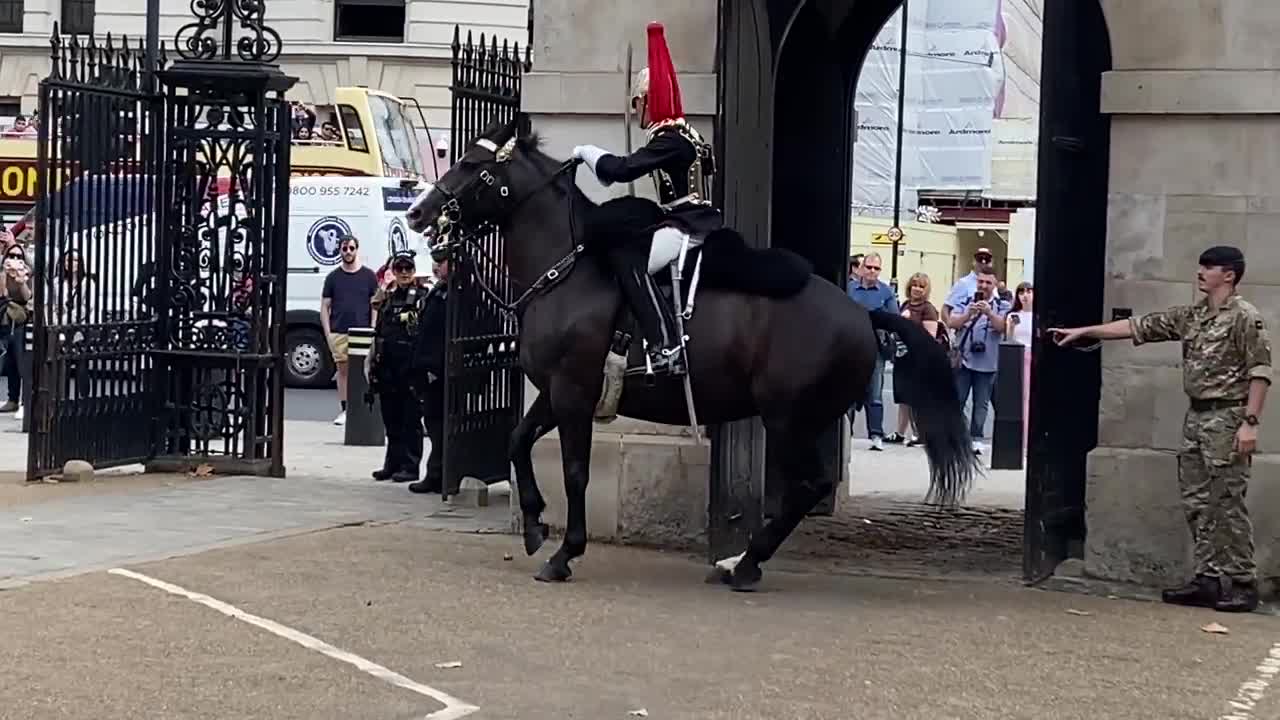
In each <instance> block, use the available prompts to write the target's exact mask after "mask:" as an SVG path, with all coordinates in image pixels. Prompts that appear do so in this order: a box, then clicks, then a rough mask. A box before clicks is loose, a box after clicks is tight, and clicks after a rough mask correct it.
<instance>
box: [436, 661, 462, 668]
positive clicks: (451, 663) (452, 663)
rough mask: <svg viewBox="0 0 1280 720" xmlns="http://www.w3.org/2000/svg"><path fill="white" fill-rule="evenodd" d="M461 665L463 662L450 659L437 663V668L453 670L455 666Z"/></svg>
mask: <svg viewBox="0 0 1280 720" xmlns="http://www.w3.org/2000/svg"><path fill="white" fill-rule="evenodd" d="M460 667H462V663H460V662H458V661H457V660H450V661H449V662H438V663H436V669H438V670H453V669H454V668H460Z"/></svg>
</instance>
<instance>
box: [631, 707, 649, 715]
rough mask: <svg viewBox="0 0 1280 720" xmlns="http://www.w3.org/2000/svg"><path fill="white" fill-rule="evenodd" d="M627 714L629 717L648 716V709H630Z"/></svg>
mask: <svg viewBox="0 0 1280 720" xmlns="http://www.w3.org/2000/svg"><path fill="white" fill-rule="evenodd" d="M627 714H628V715H630V716H631V717H649V711H648V710H645V709H644V708H640V709H639V710H632V711H631V712H629V713H627Z"/></svg>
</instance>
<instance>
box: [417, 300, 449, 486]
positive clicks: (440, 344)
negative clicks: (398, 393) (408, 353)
mask: <svg viewBox="0 0 1280 720" xmlns="http://www.w3.org/2000/svg"><path fill="white" fill-rule="evenodd" d="M448 300H449V287H448V281H444V280H442V281H440V282H438V283H436V285H435V287H432V288H431V290H429V291H428V292H427V297H426V299H425V300H424V301H423V304H422V315H421V316H420V317H419V318H418V338H417V343H416V348H415V350H414V356H413V362H414V375H415V376H416V377H418V378H419V379H420V382H421V383H422V389H421V392H420V393H419V396H420V397H421V399H422V422H423V424H424V425H425V426H426V428H427V437H429V438H431V454H430V455H429V456H428V457H427V475H426V479H425V483H424V488H423V489H425V490H427V491H428V492H439V491H440V486H441V483H442V481H443V479H444V465H443V464H444V416H445V396H444V372H445V353H446V351H447V350H448V348H446V347H445V343H446V342H447V340H448V337H447V336H446V328H445V321H446V317H447V316H446V312H447V310H448V308H449V304H448Z"/></svg>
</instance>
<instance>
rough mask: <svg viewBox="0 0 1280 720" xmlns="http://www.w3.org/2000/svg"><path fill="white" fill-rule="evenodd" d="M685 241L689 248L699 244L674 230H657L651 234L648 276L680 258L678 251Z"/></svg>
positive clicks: (668, 228) (666, 228)
mask: <svg viewBox="0 0 1280 720" xmlns="http://www.w3.org/2000/svg"><path fill="white" fill-rule="evenodd" d="M686 241H688V242H689V247H690V248H694V247H697V246H698V245H699V244H700V243H698V242H697V241H694V240H692V239H690V238H689V236H688V235H685V234H684V233H683V232H681V231H680V230H677V229H676V228H673V227H664V228H659V229H658V231H657V232H655V233H654V234H653V241H652V242H651V243H649V274H650V275H653V274H654V273H657V272H660V271H661V270H662V269H663V268H665V267H668V266H670V265H671V263H673V262H675V260H676V258H679V257H680V249H681V248H682V247H684V244H685V242H686Z"/></svg>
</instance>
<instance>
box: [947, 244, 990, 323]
mask: <svg viewBox="0 0 1280 720" xmlns="http://www.w3.org/2000/svg"><path fill="white" fill-rule="evenodd" d="M994 260H995V256H994V255H992V254H991V249H990V248H984V247H980V248H978V249H977V250H976V251H974V253H973V271H972V272H970V273H969V274H968V275H965V276H964V277H962V278H960V279H959V280H956V284H955V285H952V286H951V292H949V293H947V299H946V301H945V302H943V303H942V317H944V318H949V317H951V311H952V310H955V309H956V308H958V307H960V304H961V302H967V301H969V300H970V299H972V298H973V294H974V293H975V292H977V291H978V273H982V272H985V273H994V272H995V269H994V268H993V266H992V262H994Z"/></svg>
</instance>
